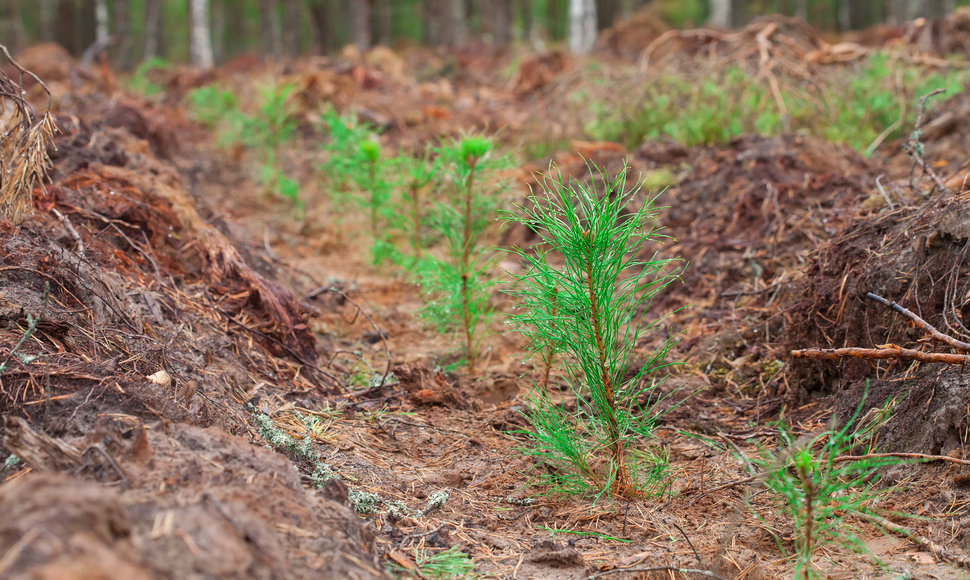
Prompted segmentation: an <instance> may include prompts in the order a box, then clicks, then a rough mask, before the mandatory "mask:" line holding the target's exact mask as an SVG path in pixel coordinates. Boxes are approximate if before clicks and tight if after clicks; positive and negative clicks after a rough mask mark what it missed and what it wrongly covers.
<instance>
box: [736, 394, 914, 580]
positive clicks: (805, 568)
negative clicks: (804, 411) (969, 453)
mask: <svg viewBox="0 0 970 580" xmlns="http://www.w3.org/2000/svg"><path fill="white" fill-rule="evenodd" d="M864 401H865V399H864V398H863V402H864ZM892 406H893V404H891V403H888V402H887V403H886V404H885V405H883V406H882V407H881V408H877V409H876V411H877V412H876V413H873V414H871V415H867V416H866V417H865V418H864V420H859V421H857V419H858V418H859V414H860V411H861V409H862V403H860V404H859V408H857V409H856V412H855V414H854V415H853V416H852V418H851V419H849V421H848V422H847V423H846V424H845V426H843V427H842V428H837V427H835V426H834V425H833V426H831V427H830V428H829V429H827V430H825V431H823V432H821V433H819V434H817V435H815V436H814V437H810V438H807V437H806V438H802V439H798V440H796V439H795V438H794V437H793V436H792V433H791V431H790V430H788V429H787V428H786V427H785V426H784V424H782V425H781V427H780V433H779V434H780V438H781V442H782V448H781V450H779V451H778V452H771V451H767V450H766V451H763V452H762V453H761V457H759V458H755V459H753V460H752V462H751V463H752V464H753V465H754V466H755V467H757V468H759V469H760V470H761V471H762V472H761V474H760V475H759V476H758V477H759V479H760V480H761V481H762V482H763V483H764V485H765V487H767V488H768V489H769V490H770V491H771V492H773V493H774V494H775V495H776V496H777V497H778V499H779V500H780V501H779V510H780V511H781V512H782V513H784V514H785V515H786V516H787V517H789V518H791V520H792V522H793V526H794V532H795V551H794V557H795V577H796V578H799V579H801V580H808V579H810V578H817V577H819V572H818V570H817V569H816V567H815V565H814V564H813V563H812V557H813V555H814V554H815V552H816V551H817V550H818V549H819V548H821V547H822V546H825V545H832V544H835V545H841V546H843V547H847V548H850V549H852V550H854V551H856V552H859V553H867V552H868V550H867V549H866V546H865V544H864V543H863V541H862V539H861V538H859V537H858V535H856V532H857V530H856V528H855V527H854V526H853V525H852V523H851V522H849V521H848V517H849V516H851V515H858V516H860V517H862V518H863V519H868V518H866V516H870V515H877V514H875V511H874V507H873V506H874V504H875V503H876V501H877V500H878V499H879V498H880V496H882V495H884V491H883V490H879V489H877V488H876V484H877V483H878V480H879V474H878V472H879V470H880V469H882V468H883V467H886V466H890V465H899V464H902V463H908V462H910V461H911V460H909V459H906V458H903V457H899V456H894V455H880V454H878V453H873V451H874V450H873V449H872V441H873V440H874V436H875V433H876V432H877V431H878V429H879V428H880V427H881V426H882V425H885V423H886V422H887V421H888V420H889V419H890V417H891V410H892ZM860 447H861V448H862V449H861V451H863V454H862V455H861V456H860V457H861V459H848V460H845V459H844V456H846V455H850V454H851V452H852V450H853V449H858V448H860ZM749 503H750V501H749Z"/></svg>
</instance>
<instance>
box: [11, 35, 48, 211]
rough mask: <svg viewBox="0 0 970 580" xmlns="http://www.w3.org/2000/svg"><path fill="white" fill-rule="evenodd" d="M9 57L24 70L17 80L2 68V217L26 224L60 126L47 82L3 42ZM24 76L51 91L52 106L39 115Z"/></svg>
mask: <svg viewBox="0 0 970 580" xmlns="http://www.w3.org/2000/svg"><path fill="white" fill-rule="evenodd" d="M0 49H2V50H3V53H4V55H6V57H7V60H9V61H10V63H11V64H12V65H13V66H14V67H15V68H16V69H17V70H18V71H19V72H20V74H19V75H18V78H17V79H16V80H14V79H12V78H10V77H9V76H8V75H7V74H6V73H5V72H3V71H0V219H7V220H9V221H10V222H12V223H14V224H19V223H22V222H23V221H24V220H25V219H27V218H28V217H30V215H31V214H32V213H33V204H32V202H31V192H32V191H33V189H34V188H35V187H37V186H41V187H42V186H43V183H44V180H45V179H46V178H47V170H48V168H49V167H50V166H51V160H50V156H49V155H48V153H47V151H48V149H49V148H51V147H53V146H54V133H55V132H56V131H57V127H56V126H55V125H54V119H53V118H52V117H51V113H50V91H49V90H48V89H47V86H46V85H44V83H43V81H41V80H40V79H39V78H37V76H36V75H34V74H33V73H31V72H29V71H27V70H25V69H24V68H23V67H21V66H20V65H19V64H17V62H16V61H15V60H14V59H13V57H12V56H10V52H9V51H8V50H7V47H6V46H3V45H0ZM24 76H30V77H32V78H33V79H34V80H36V81H37V82H38V83H39V84H40V86H41V87H43V88H44V90H45V91H46V92H47V96H48V106H47V111H46V112H45V113H44V115H43V116H38V115H37V113H36V111H34V108H33V107H32V106H31V105H30V103H28V102H27V101H26V100H25V99H24V97H23V95H24V86H23V81H24Z"/></svg>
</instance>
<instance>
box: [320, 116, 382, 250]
mask: <svg viewBox="0 0 970 580" xmlns="http://www.w3.org/2000/svg"><path fill="white" fill-rule="evenodd" d="M323 122H324V124H325V125H326V127H327V131H328V132H329V133H330V143H329V144H328V145H327V146H326V147H325V149H326V151H327V152H328V153H329V156H328V159H327V161H326V163H324V165H323V167H322V168H323V169H324V170H325V171H326V172H327V173H328V174H329V176H330V178H331V180H332V182H333V184H334V190H333V192H332V194H331V199H332V201H333V202H334V205H335V208H336V209H337V212H338V215H339V213H340V212H341V211H342V208H341V206H346V205H347V201H348V200H352V201H355V202H356V203H357V205H359V206H360V207H362V208H364V209H366V210H367V212H368V216H369V221H370V232H371V237H372V239H373V246H372V248H371V251H372V254H373V256H374V261H375V263H376V262H380V261H381V260H383V259H384V258H386V257H388V256H394V255H395V253H396V248H394V246H393V244H392V243H391V241H390V231H391V230H392V229H394V228H396V227H397V226H398V222H400V221H401V216H399V212H398V211H396V210H397V209H398V208H394V207H392V206H391V203H390V201H391V193H392V191H393V189H394V185H395V184H394V181H393V180H392V179H391V176H390V173H391V169H392V167H393V165H394V164H393V163H392V162H390V161H389V160H387V159H385V158H384V157H383V156H382V154H381V146H380V143H379V141H378V139H377V135H376V133H374V132H372V131H371V130H370V128H368V127H367V126H366V125H361V124H358V123H357V121H356V120H355V118H354V117H353V116H341V115H337V114H336V113H335V112H333V111H329V112H327V113H324V115H323Z"/></svg>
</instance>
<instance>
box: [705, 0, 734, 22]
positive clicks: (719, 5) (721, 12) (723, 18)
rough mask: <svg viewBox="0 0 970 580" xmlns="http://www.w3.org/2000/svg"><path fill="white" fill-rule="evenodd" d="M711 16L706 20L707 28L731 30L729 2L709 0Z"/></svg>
mask: <svg viewBox="0 0 970 580" xmlns="http://www.w3.org/2000/svg"><path fill="white" fill-rule="evenodd" d="M709 4H710V7H711V16H710V18H708V19H707V24H708V25H709V26H714V27H717V28H731V20H732V19H731V0H709Z"/></svg>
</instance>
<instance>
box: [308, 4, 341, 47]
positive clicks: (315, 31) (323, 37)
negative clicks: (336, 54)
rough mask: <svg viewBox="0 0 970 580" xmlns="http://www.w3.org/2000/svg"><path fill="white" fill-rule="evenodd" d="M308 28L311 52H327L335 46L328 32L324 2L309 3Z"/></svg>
mask: <svg viewBox="0 0 970 580" xmlns="http://www.w3.org/2000/svg"><path fill="white" fill-rule="evenodd" d="M310 20H312V21H313V26H311V27H310V29H311V33H312V36H313V50H314V52H316V53H317V54H323V53H326V52H329V51H330V50H331V49H332V48H333V47H334V45H335V44H336V43H335V42H334V39H333V33H332V32H331V31H330V16H329V15H328V14H327V2H326V0H312V1H311V2H310Z"/></svg>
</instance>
